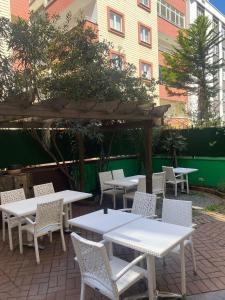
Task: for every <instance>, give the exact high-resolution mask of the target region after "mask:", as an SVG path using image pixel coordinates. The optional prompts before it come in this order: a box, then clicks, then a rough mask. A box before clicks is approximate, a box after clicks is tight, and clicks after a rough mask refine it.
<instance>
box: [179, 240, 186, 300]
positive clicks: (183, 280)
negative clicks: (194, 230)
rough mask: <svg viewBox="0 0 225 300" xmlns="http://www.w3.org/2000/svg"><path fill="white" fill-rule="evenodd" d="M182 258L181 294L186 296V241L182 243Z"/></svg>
mask: <svg viewBox="0 0 225 300" xmlns="http://www.w3.org/2000/svg"><path fill="white" fill-rule="evenodd" d="M180 260H181V294H182V297H183V298H185V296H186V274H185V256H184V241H182V242H181V243H180Z"/></svg>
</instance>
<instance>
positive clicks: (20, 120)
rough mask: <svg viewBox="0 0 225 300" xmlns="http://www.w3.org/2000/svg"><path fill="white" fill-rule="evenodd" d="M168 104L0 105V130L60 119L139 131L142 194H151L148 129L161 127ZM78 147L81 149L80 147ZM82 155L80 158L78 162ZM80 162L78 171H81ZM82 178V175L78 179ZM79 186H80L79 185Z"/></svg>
mask: <svg viewBox="0 0 225 300" xmlns="http://www.w3.org/2000/svg"><path fill="white" fill-rule="evenodd" d="M169 107H170V105H163V106H155V105H154V104H152V103H149V102H146V101H142V102H141V101H132V102H131V101H129V102H121V101H106V102H99V101H90V100H88V101H82V102H74V101H69V100H64V101H63V100H62V99H60V100H54V101H42V102H39V103H34V102H32V101H30V100H29V99H26V98H23V97H22V99H21V98H18V99H13V100H11V101H5V102H2V103H0V128H18V129H19V128H46V124H52V123H54V122H58V121H60V120H71V119H76V120H80V121H90V120H99V121H117V122H115V124H114V125H113V123H114V122H109V123H110V124H111V125H110V126H108V129H110V130H118V129H124V128H127V129H129V128H143V129H144V136H145V164H144V165H145V174H146V191H147V192H149V193H150V192H151V191H152V128H153V126H159V125H162V124H163V118H164V114H165V113H166V112H167V110H168V108H169ZM81 148H82V147H81ZM81 158H82V155H81V156H80V160H81ZM82 164H83V162H81V161H80V172H83V167H82ZM81 177H82V176H81ZM81 186H82V185H81Z"/></svg>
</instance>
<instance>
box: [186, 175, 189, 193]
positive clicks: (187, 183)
mask: <svg viewBox="0 0 225 300" xmlns="http://www.w3.org/2000/svg"><path fill="white" fill-rule="evenodd" d="M186 185H187V194H189V182H188V174H186Z"/></svg>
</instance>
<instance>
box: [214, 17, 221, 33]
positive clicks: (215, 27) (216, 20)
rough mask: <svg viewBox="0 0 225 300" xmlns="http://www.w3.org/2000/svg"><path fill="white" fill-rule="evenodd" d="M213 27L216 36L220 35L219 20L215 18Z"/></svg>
mask: <svg viewBox="0 0 225 300" xmlns="http://www.w3.org/2000/svg"><path fill="white" fill-rule="evenodd" d="M212 26H213V30H214V32H215V33H216V34H217V33H219V20H218V19H217V18H215V17H214V18H213V21H212Z"/></svg>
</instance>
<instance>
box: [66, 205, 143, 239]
mask: <svg viewBox="0 0 225 300" xmlns="http://www.w3.org/2000/svg"><path fill="white" fill-rule="evenodd" d="M140 218H141V216H139V215H135V214H132V213H127V212H122V211H119V210H113V209H108V213H107V214H104V210H103V209H101V210H97V211H95V212H92V213H89V214H86V215H83V216H80V217H77V218H74V219H70V220H68V223H69V224H70V225H72V226H75V227H79V228H82V229H86V230H90V231H93V232H95V233H99V234H104V233H106V232H109V231H111V230H113V229H115V228H118V227H120V226H122V225H124V224H127V223H129V222H132V221H134V220H137V219H140Z"/></svg>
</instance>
